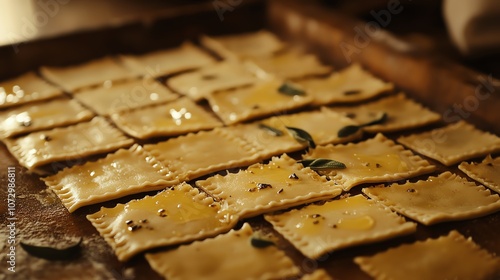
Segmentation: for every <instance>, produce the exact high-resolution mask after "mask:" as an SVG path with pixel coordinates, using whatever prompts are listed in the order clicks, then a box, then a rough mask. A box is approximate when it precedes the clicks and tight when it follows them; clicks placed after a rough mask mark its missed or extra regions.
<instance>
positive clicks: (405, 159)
mask: <svg viewBox="0 0 500 280" xmlns="http://www.w3.org/2000/svg"><path fill="white" fill-rule="evenodd" d="M303 158H304V159H320V158H326V159H332V160H336V161H340V162H342V163H344V164H345V165H346V168H345V169H335V170H325V171H320V172H321V174H324V175H327V176H328V177H329V178H330V179H331V180H333V181H334V182H336V183H337V184H339V185H342V186H343V188H344V190H346V191H348V190H350V189H351V188H352V187H354V186H356V185H359V184H362V183H383V182H389V181H399V180H403V179H408V178H411V177H415V176H418V175H422V174H426V173H430V172H433V171H434V170H435V169H436V167H435V166H434V165H431V164H430V163H429V162H427V161H426V160H424V159H422V158H421V157H419V156H417V155H414V154H413V153H412V152H411V151H409V150H405V149H404V148H403V147H402V146H401V145H396V144H395V143H394V142H393V141H392V140H390V139H387V138H386V137H385V136H384V135H382V134H380V133H379V134H377V135H376V136H375V137H374V138H371V139H368V140H366V141H363V142H359V143H355V144H353V143H349V144H347V145H327V146H318V147H316V148H315V149H312V150H309V151H308V153H307V154H305V155H304V156H303Z"/></svg>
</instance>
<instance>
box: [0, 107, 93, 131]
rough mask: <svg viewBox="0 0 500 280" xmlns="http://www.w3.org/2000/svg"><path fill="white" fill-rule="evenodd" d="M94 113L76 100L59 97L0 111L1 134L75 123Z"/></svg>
mask: <svg viewBox="0 0 500 280" xmlns="http://www.w3.org/2000/svg"><path fill="white" fill-rule="evenodd" d="M93 116H94V113H93V112H91V111H89V110H87V109H85V108H84V107H83V106H82V105H80V103H78V102H77V101H76V100H71V99H67V98H58V99H53V100H50V101H46V102H42V103H40V102H37V103H31V104H26V105H24V106H21V107H16V108H13V109H9V110H5V111H0V135H1V137H3V138H7V137H12V136H16V135H19V134H24V133H27V132H31V131H37V130H42V129H49V128H53V127H57V126H64V125H69V124H74V123H77V122H81V121H86V120H89V119H91V118H92V117H93Z"/></svg>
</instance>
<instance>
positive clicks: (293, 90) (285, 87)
mask: <svg viewBox="0 0 500 280" xmlns="http://www.w3.org/2000/svg"><path fill="white" fill-rule="evenodd" d="M278 92H279V93H282V94H284V95H289V96H295V95H306V92H305V91H304V90H302V89H300V88H298V87H296V86H295V85H293V84H292V83H290V82H284V83H283V84H282V85H281V86H280V87H279V88H278Z"/></svg>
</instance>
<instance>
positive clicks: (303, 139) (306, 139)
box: [285, 126, 316, 149]
mask: <svg viewBox="0 0 500 280" xmlns="http://www.w3.org/2000/svg"><path fill="white" fill-rule="evenodd" d="M285 127H286V129H288V131H289V132H290V134H291V135H292V136H293V138H295V140H297V141H299V142H300V143H307V145H308V146H309V147H311V148H313V149H314V148H316V143H314V140H313V139H312V136H311V134H309V133H308V132H307V131H305V130H303V129H300V128H297V127H291V126H285Z"/></svg>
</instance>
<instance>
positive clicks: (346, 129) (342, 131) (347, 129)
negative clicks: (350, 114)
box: [337, 112, 387, 138]
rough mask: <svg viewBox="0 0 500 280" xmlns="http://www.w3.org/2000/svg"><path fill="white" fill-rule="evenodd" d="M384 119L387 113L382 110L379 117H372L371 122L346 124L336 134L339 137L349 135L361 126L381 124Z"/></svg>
mask: <svg viewBox="0 0 500 280" xmlns="http://www.w3.org/2000/svg"><path fill="white" fill-rule="evenodd" d="M386 120H387V113H385V112H382V113H380V116H379V117H377V118H376V119H374V120H373V121H371V122H367V123H365V124H361V125H348V126H344V127H343V128H341V129H340V130H339V131H338V132H337V136H338V137H341V138H342V137H347V136H350V135H352V134H354V133H356V132H358V130H359V129H361V128H362V127H365V126H370V125H376V124H381V123H383V122H385V121H386Z"/></svg>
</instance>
